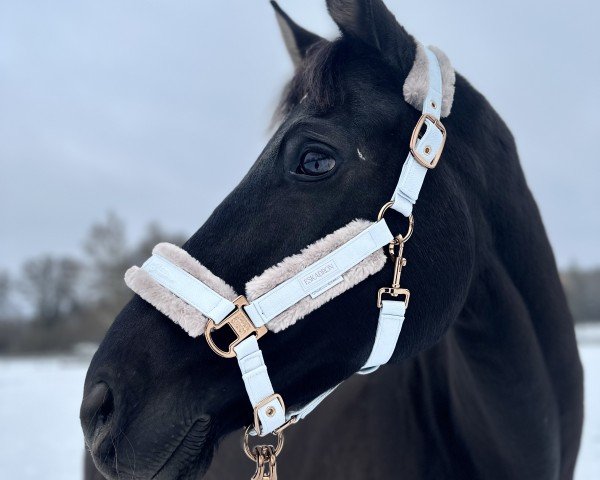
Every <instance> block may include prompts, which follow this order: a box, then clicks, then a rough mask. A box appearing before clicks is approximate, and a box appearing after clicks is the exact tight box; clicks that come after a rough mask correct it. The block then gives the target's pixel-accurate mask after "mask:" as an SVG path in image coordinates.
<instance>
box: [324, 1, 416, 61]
mask: <svg viewBox="0 0 600 480" xmlns="http://www.w3.org/2000/svg"><path fill="white" fill-rule="evenodd" d="M327 9H328V10H329V14H330V15H331V18H333V20H334V21H335V23H337V25H338V27H339V28H340V30H341V31H342V34H343V35H344V36H345V37H350V38H353V39H356V40H359V41H361V42H363V43H366V44H368V45H370V46H372V47H374V48H376V49H377V50H379V51H380V52H381V54H382V55H383V57H384V58H385V59H386V60H387V61H388V62H389V63H391V64H393V65H394V66H396V67H400V68H401V69H402V70H404V71H405V72H408V70H410V68H411V67H412V64H413V61H414V55H415V48H416V44H415V40H414V39H413V37H412V36H411V35H410V34H409V33H408V32H407V31H406V30H405V29H404V28H403V27H402V26H401V25H400V24H399V23H398V21H397V20H396V17H394V15H393V14H392V12H390V11H389V10H388V9H387V7H386V6H385V5H384V3H383V1H382V0H327Z"/></svg>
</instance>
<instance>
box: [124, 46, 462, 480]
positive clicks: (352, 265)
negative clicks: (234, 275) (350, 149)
mask: <svg viewBox="0 0 600 480" xmlns="http://www.w3.org/2000/svg"><path fill="white" fill-rule="evenodd" d="M438 56H439V57H440V58H439V60H440V61H438ZM440 62H441V63H442V67H443V69H442V68H440ZM446 64H447V59H446V57H445V56H444V55H443V53H441V52H439V50H436V51H435V53H434V51H432V50H431V49H429V48H423V47H422V46H421V45H418V46H417V59H416V61H415V65H414V66H413V71H411V73H410V74H409V77H408V78H407V83H406V84H405V88H404V90H405V97H406V99H407V101H409V103H411V104H413V105H414V100H415V98H419V95H418V93H419V92H418V91H415V89H414V86H412V87H411V86H410V85H408V83H409V81H410V82H413V83H414V82H415V79H418V78H422V80H421V82H420V84H419V85H420V88H421V90H422V94H421V95H420V100H422V109H421V110H422V115H421V117H420V119H419V121H418V122H417V124H416V126H415V128H414V131H413V134H412V137H411V140H410V152H409V154H408V156H407V158H406V160H405V162H404V165H403V167H402V172H401V174H400V178H399V180H398V184H397V185H396V188H395V190H394V193H393V196H392V198H391V200H390V201H389V202H388V203H386V204H385V205H384V206H383V207H382V209H381V211H380V212H379V216H378V219H377V221H376V222H374V223H373V222H369V221H367V220H355V221H353V222H351V223H350V224H348V225H347V226H345V227H343V228H341V229H339V230H337V231H335V232H333V233H331V234H330V235H328V236H326V237H324V238H322V239H320V240H318V241H317V242H315V243H313V244H311V245H309V246H308V247H306V248H305V249H303V250H302V251H301V252H300V253H299V254H296V255H293V256H291V257H288V258H286V259H284V260H283V261H282V262H281V263H279V264H278V265H275V266H273V267H271V268H269V269H267V270H266V271H265V272H264V273H263V274H261V275H259V276H258V277H256V278H254V279H252V280H250V282H248V284H247V285H246V296H238V295H237V294H236V293H235V292H234V291H233V289H232V288H231V287H230V286H229V285H227V284H226V283H225V282H224V281H223V280H222V279H220V278H218V277H217V276H215V275H214V274H212V273H211V272H210V271H209V270H208V269H207V268H206V267H204V266H203V265H202V264H200V263H199V262H198V261H197V260H196V259H194V258H193V257H191V256H190V255H189V254H188V253H187V252H185V251H184V250H182V249H180V248H179V247H176V246H174V245H170V244H165V243H162V244H159V245H157V246H156V247H155V248H154V250H153V255H152V256H151V257H150V258H149V259H148V260H147V261H146V262H145V263H144V264H143V265H142V267H141V268H138V267H132V268H130V269H129V270H128V271H127V273H126V274H125V281H126V283H127V285H128V286H129V287H130V288H131V289H132V290H133V291H134V292H136V293H137V294H139V295H140V296H141V297H142V298H143V299H145V300H146V301H148V302H149V303H151V304H152V305H153V306H154V307H156V308H157V309H158V310H160V311H161V312H163V313H164V314H165V315H167V316H168V317H169V318H170V319H171V320H173V321H174V322H175V323H177V324H179V325H180V326H181V327H182V328H183V329H184V330H185V331H186V332H187V333H188V334H189V335H190V336H193V337H196V336H199V335H201V334H203V333H204V335H205V338H206V341H207V343H208V345H209V346H210V348H211V349H212V350H213V351H214V352H215V353H216V354H217V355H220V356H221V357H225V358H233V357H235V358H236V359H237V361H238V364H239V368H240V370H241V372H242V379H243V381H244V385H245V387H246V391H247V393H248V397H249V399H250V403H251V404H252V408H253V410H254V424H253V425H251V426H250V427H248V428H247V429H246V434H245V436H244V438H245V442H244V450H245V452H246V454H247V455H248V457H249V458H251V459H252V460H254V461H256V464H257V471H256V475H255V477H254V478H270V479H275V478H276V455H277V454H278V453H279V451H280V450H281V447H282V446H283V433H282V432H283V431H284V430H285V429H286V428H287V427H288V426H290V425H292V424H294V423H296V422H298V421H299V420H301V419H303V418H304V417H306V416H307V415H308V414H309V413H310V412H312V411H313V410H314V409H315V408H316V407H317V406H318V405H319V404H320V403H321V402H322V401H323V400H324V399H325V398H326V397H327V396H329V395H330V394H331V393H332V392H333V391H334V390H335V389H336V388H337V386H336V387H333V388H331V389H329V390H327V391H326V392H324V393H322V394H321V395H319V396H318V397H317V398H315V399H313V400H312V401H311V402H309V403H308V404H306V405H304V406H302V407H301V408H299V409H296V410H291V409H287V410H286V407H285V403H284V400H283V398H282V397H281V395H279V394H277V393H275V391H274V389H273V386H272V384H271V380H270V378H269V373H268V371H267V367H266V365H265V363H264V359H263V355H262V352H261V350H260V347H259V345H258V340H259V339H260V338H261V337H262V336H263V335H265V334H266V333H267V331H268V330H271V331H274V332H278V331H281V330H283V329H285V328H287V327H289V326H291V325H293V324H294V323H295V322H296V321H298V320H300V319H301V318H303V317H304V316H306V315H307V314H308V313H310V312H311V311H313V310H315V309H316V308H319V307H320V306H321V305H323V304H324V303H326V302H327V301H329V300H331V299H332V298H334V297H336V296H338V295H340V294H341V293H343V292H344V291H346V290H348V289H350V288H352V287H353V286H354V285H356V284H357V283H359V282H361V281H363V280H365V279H366V278H367V277H368V276H370V275H373V274H374V273H376V272H378V271H379V270H381V269H382V268H383V266H384V264H385V262H386V257H385V254H384V252H383V250H382V247H384V246H386V245H388V250H389V257H390V258H391V260H392V261H393V263H394V278H393V281H392V285H391V287H384V288H381V289H379V292H378V294H377V307H378V308H379V310H380V313H379V319H378V324H377V332H376V335H375V341H374V344H373V348H372V351H371V354H370V356H369V358H368V359H367V362H366V363H365V365H364V366H363V367H362V368H361V369H360V370H359V371H358V372H357V373H360V374H367V373H371V372H373V371H375V370H377V368H379V366H381V365H383V364H385V363H387V362H388V361H389V360H390V358H391V357H392V354H393V353H394V349H395V347H396V344H397V342H398V338H399V335H400V331H401V329H402V324H403V322H404V315H405V312H406V308H407V307H408V302H409V296H410V292H409V291H408V290H406V289H404V288H401V286H400V274H401V271H402V267H403V266H404V265H405V264H406V260H405V259H404V257H403V255H402V253H403V249H404V244H405V242H406V241H407V240H408V239H409V237H410V235H411V234H412V229H413V217H412V208H413V205H414V204H415V202H416V201H417V198H418V196H419V191H420V189H421V186H422V185H423V181H424V179H425V175H426V173H427V171H428V170H429V169H432V168H435V166H436V165H437V163H438V161H439V159H440V156H441V154H442V150H443V148H444V143H445V140H446V130H445V128H444V126H443V125H442V123H441V122H440V117H441V116H442V112H443V113H444V115H447V114H448V113H449V109H450V104H451V102H452V97H451V95H452V93H453V88H454V71H453V70H449V68H451V67H449V66H448V65H446ZM419 65H420V66H419ZM424 66H426V69H425V70H423V67H424ZM418 68H420V69H421V71H420V72H419V71H417V70H416V69H418ZM443 70H444V71H443ZM448 71H451V74H450V75H448V74H447V72H448ZM443 73H444V76H445V77H446V79H448V80H449V82H448V84H446V85H443V81H442V76H443ZM423 84H426V85H423ZM407 87H408V89H409V90H410V89H411V88H412V89H413V90H412V91H411V92H410V93H407ZM443 87H444V89H445V90H444V89H443ZM448 91H450V98H449V99H448V98H447V97H448V95H447V93H448ZM408 97H410V99H409V98H408ZM423 97H424V99H423ZM443 101H444V105H442V102H443ZM388 208H392V209H394V210H397V211H398V212H400V213H402V214H403V215H404V216H406V217H408V219H409V230H408V232H406V233H405V234H401V235H397V236H394V235H393V234H392V233H391V232H390V229H389V228H388V225H387V223H386V221H385V218H384V214H385V211H386V210H387V209H388ZM306 265H308V266H306ZM226 325H227V326H228V327H229V328H230V329H231V330H232V331H233V333H234V335H235V340H234V341H233V342H232V343H231V344H230V345H229V346H228V347H227V348H226V349H224V348H221V347H219V346H218V345H217V344H216V342H215V341H214V340H213V333H214V332H215V331H216V330H219V329H221V328H223V327H225V326H226ZM270 433H273V434H275V435H276V436H277V446H275V447H273V446H272V445H261V446H257V447H255V448H254V449H250V447H249V443H248V436H249V435H259V436H261V437H262V436H265V435H267V434H270Z"/></svg>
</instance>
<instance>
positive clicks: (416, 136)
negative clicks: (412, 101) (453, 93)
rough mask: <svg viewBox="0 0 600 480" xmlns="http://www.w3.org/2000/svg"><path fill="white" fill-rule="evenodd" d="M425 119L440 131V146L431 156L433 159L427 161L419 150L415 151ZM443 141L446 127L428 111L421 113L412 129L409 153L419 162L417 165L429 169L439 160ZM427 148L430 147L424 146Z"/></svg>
mask: <svg viewBox="0 0 600 480" xmlns="http://www.w3.org/2000/svg"><path fill="white" fill-rule="evenodd" d="M425 120H429V121H430V122H431V123H433V125H434V126H435V127H436V128H437V129H438V130H439V131H440V132H441V133H442V142H441V143H440V146H439V148H438V151H437V153H436V154H435V157H433V160H431V161H428V160H427V159H426V158H424V157H422V156H421V154H420V153H419V152H417V141H418V140H419V133H420V132H421V129H422V128H423V124H424V123H425ZM445 143H446V127H444V125H443V124H442V122H440V121H439V120H438V119H437V118H435V117H434V116H433V115H431V114H429V113H424V114H423V115H421V118H419V121H418V122H417V125H416V126H415V129H414V130H413V133H412V135H411V137H410V154H411V155H412V156H413V158H414V159H415V160H416V161H417V162H418V163H419V165H422V166H424V167H425V168H427V169H430V170H431V169H432V168H435V166H436V165H437V164H438V162H439V161H440V157H441V156H442V151H443V150H444V144H445ZM427 148H431V147H427V146H425V149H427Z"/></svg>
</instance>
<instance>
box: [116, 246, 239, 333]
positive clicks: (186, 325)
mask: <svg viewBox="0 0 600 480" xmlns="http://www.w3.org/2000/svg"><path fill="white" fill-rule="evenodd" d="M152 253H155V254H157V255H160V256H162V257H164V258H166V259H167V260H169V261H170V262H172V263H174V264H175V265H177V266H179V267H180V268H182V269H183V270H185V271H186V272H188V273H189V274H190V275H192V276H194V277H196V278H197V279H198V280H200V281H201V282H203V283H204V284H206V285H207V286H208V287H210V288H212V289H213V290H214V291H215V292H217V293H218V294H219V295H221V296H223V297H225V298H226V299H228V300H232V301H233V300H234V299H235V298H236V297H237V296H238V295H237V294H236V293H235V291H234V290H233V288H232V287H231V286H229V285H228V284H227V283H225V282H224V281H223V280H222V279H221V278H219V277H217V276H216V275H215V274H213V273H212V272H211V271H210V270H209V269H208V268H206V267H205V266H204V265H202V264H201V263H200V262H198V260H196V259H195V258H193V257H192V256H191V255H189V254H188V253H187V252H186V251H185V250H182V249H181V248H179V247H176V246H175V245H171V244H170V243H159V244H158V245H156V247H154V249H153V250H152ZM125 283H126V284H127V286H128V287H129V288H131V290H133V291H134V292H135V293H137V294H138V295H139V296H140V297H142V298H143V299H144V300H146V301H147V302H148V303H149V304H151V305H152V306H154V307H155V308H156V309H157V310H159V311H160V312H161V313H164V314H165V315H166V316H167V317H169V318H170V319H171V320H173V321H174V322H175V323H176V324H178V325H179V326H180V327H181V328H183V329H184V330H185V331H186V332H187V333H188V335H190V336H191V337H198V336H200V335H202V334H203V333H204V328H205V326H206V322H207V321H208V319H207V318H206V317H205V316H204V315H202V314H201V313H200V312H199V311H198V310H196V309H195V308H194V307H192V306H191V305H189V304H188V303H186V302H184V301H183V300H182V299H181V298H179V297H178V296H176V295H175V294H173V293H171V292H170V291H169V290H167V289H166V288H164V287H163V286H162V285H160V284H159V283H158V282H157V281H156V280H154V279H153V278H152V276H150V274H149V273H148V272H146V271H145V270H143V269H142V268H139V267H131V268H130V269H129V270H127V272H125Z"/></svg>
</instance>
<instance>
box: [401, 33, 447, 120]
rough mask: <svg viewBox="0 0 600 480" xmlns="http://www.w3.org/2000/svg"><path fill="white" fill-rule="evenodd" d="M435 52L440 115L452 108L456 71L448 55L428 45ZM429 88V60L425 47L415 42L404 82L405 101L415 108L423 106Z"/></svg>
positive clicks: (445, 113)
mask: <svg viewBox="0 0 600 480" xmlns="http://www.w3.org/2000/svg"><path fill="white" fill-rule="evenodd" d="M429 49H430V50H431V51H432V52H433V53H434V54H435V56H436V57H437V59H438V61H439V63H440V70H441V72H442V90H443V91H442V112H441V116H442V117H447V116H448V115H450V111H451V110H452V102H453V101H454V89H455V87H454V84H455V83H456V73H455V72H454V68H452V64H451V63H450V60H448V57H447V56H446V54H445V53H444V52H442V51H441V50H440V49H439V48H437V47H429ZM428 89H429V61H428V60H427V54H426V53H425V48H424V47H423V45H421V44H420V43H418V44H417V51H416V55H415V63H414V64H413V67H412V69H411V70H410V73H409V74H408V76H407V77H406V81H405V82H404V88H403V91H404V99H405V100H406V102H407V103H409V104H410V105H412V106H413V107H415V108H416V109H417V110H421V109H422V108H423V102H424V101H425V98H426V97H427V90H428Z"/></svg>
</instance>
